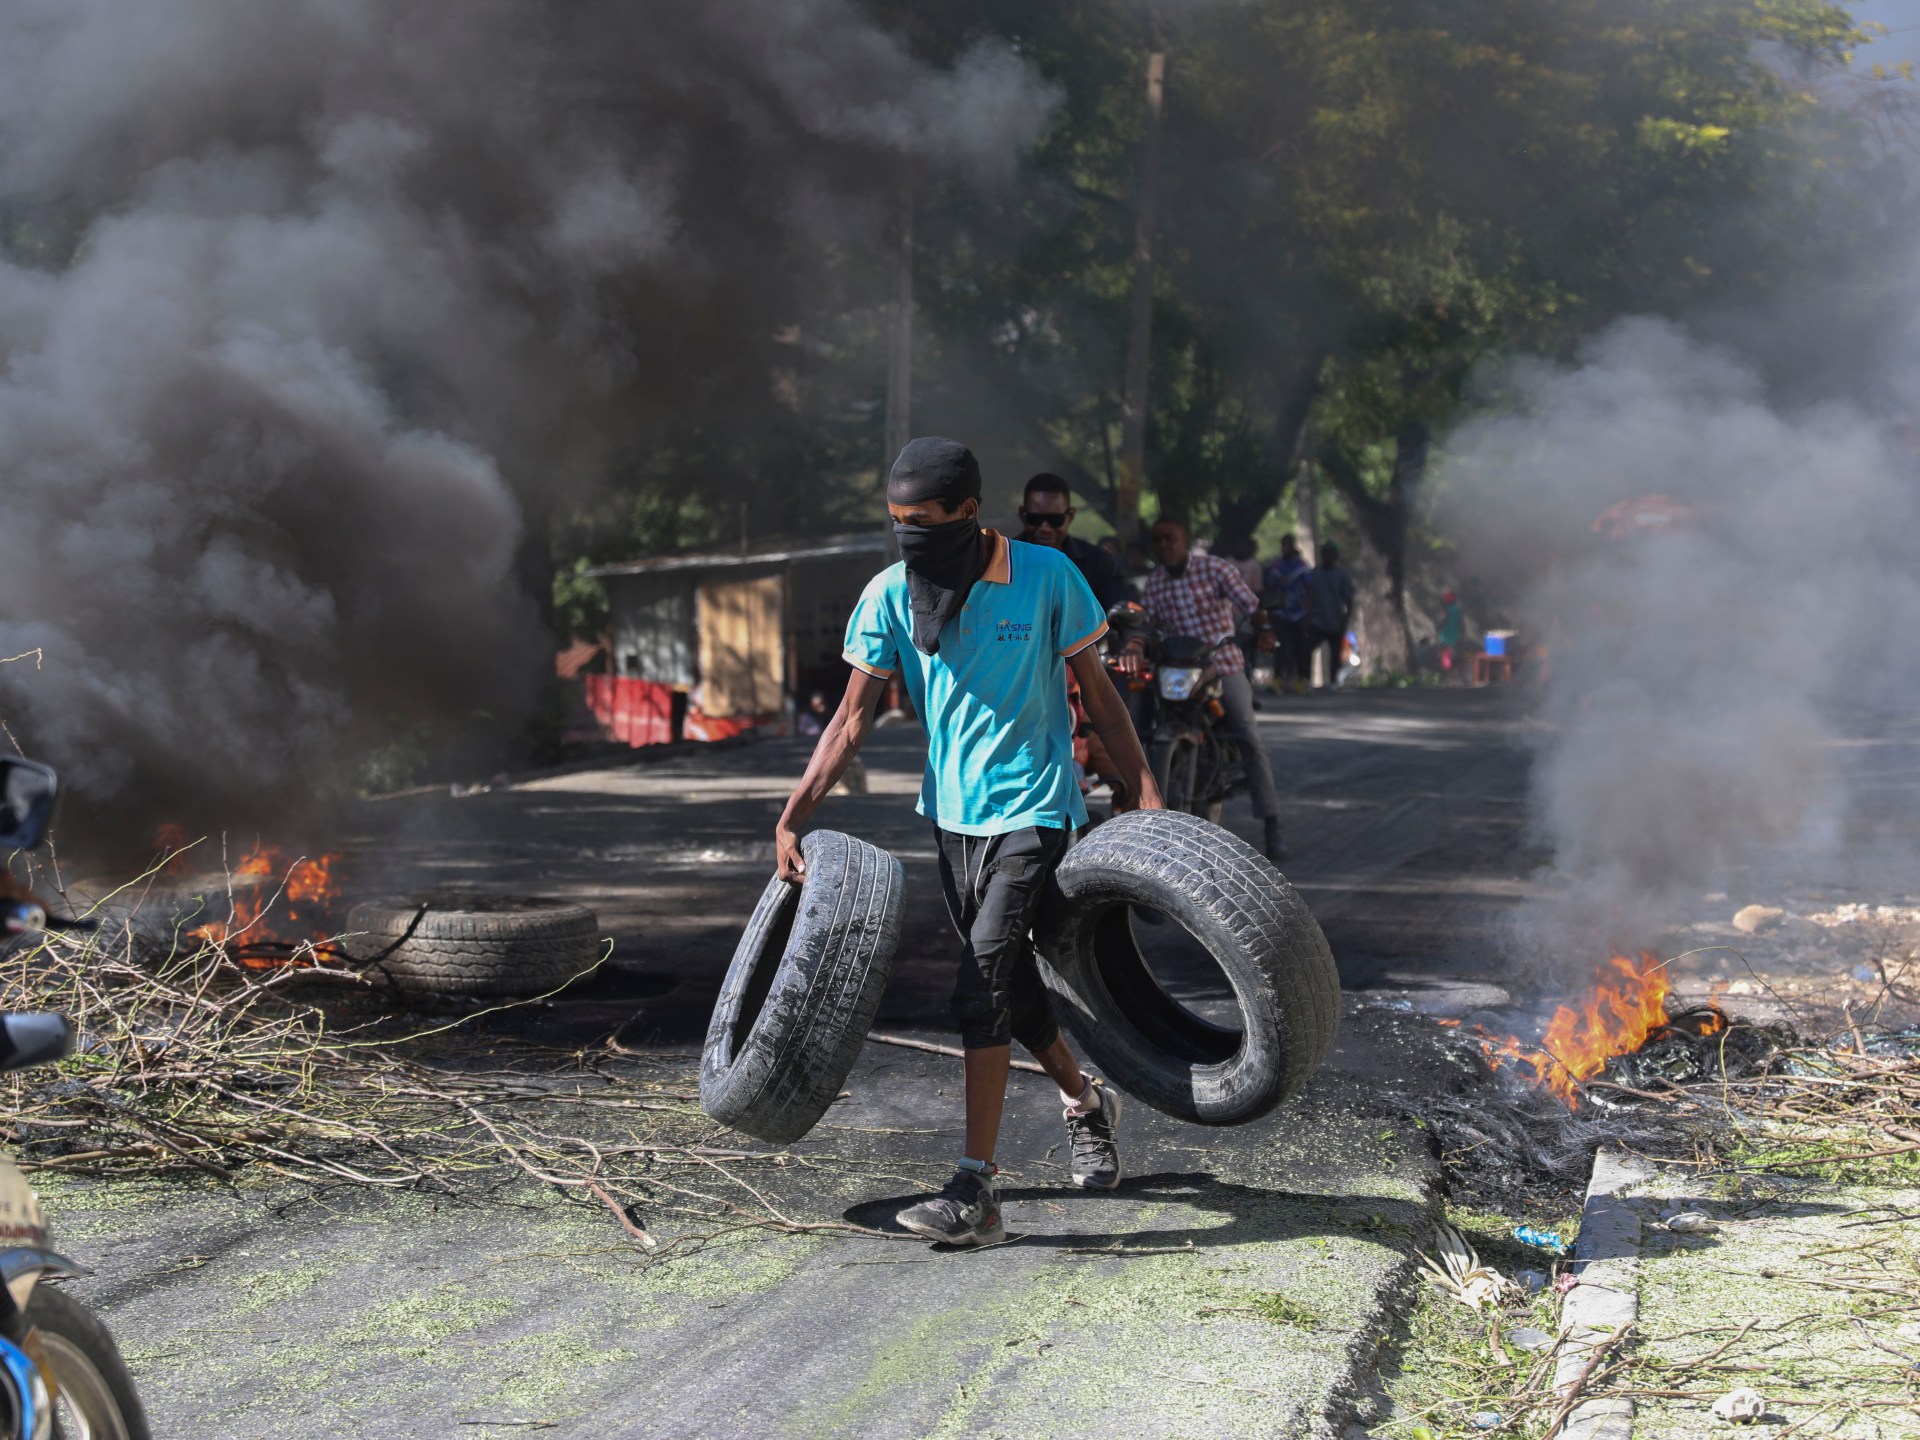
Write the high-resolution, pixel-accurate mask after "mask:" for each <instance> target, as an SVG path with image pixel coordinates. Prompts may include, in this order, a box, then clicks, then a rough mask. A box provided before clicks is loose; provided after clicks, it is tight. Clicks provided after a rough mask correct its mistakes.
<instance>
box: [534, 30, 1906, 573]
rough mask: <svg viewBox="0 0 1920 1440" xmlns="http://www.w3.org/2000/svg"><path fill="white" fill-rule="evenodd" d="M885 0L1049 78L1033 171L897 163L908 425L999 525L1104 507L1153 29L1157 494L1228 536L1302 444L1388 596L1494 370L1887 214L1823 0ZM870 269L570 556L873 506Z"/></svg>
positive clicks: (1800, 268) (658, 448)
mask: <svg viewBox="0 0 1920 1440" xmlns="http://www.w3.org/2000/svg"><path fill="white" fill-rule="evenodd" d="M870 9H871V10H872V11H873V12H874V13H875V14H876V15H877V16H878V17H879V18H880V19H881V20H882V22H883V23H885V24H886V25H888V26H889V27H891V28H893V29H895V30H896V31H897V32H898V33H899V34H901V35H903V36H904V37H905V38H906V39H907V41H908V42H909V43H910V44H911V45H912V46H913V47H914V49H915V50H916V52H917V53H919V54H921V55H923V56H925V57H927V58H929V59H931V60H933V61H934V62H935V63H941V62H945V61H951V59H952V58H953V57H955V56H958V55H960V54H963V53H964V52H965V51H966V49H967V47H968V46H970V45H973V44H976V43H977V42H979V41H980V40H981V39H982V38H983V37H993V38H996V39H998V40H1000V41H1003V42H1005V43H1006V44H1008V45H1010V46H1011V47H1012V48H1013V50H1014V51H1015V53H1017V54H1018V55H1019V56H1020V57H1022V58H1023V59H1025V60H1026V61H1028V62H1029V63H1030V64H1032V65H1033V66H1035V67H1037V69H1038V70H1039V71H1040V72H1041V74H1043V75H1044V76H1045V77H1046V78H1047V80H1048V81H1049V82H1050V83H1051V84H1052V85H1054V86H1055V87H1057V91H1058V97H1059V103H1058V108H1057V110H1056V111H1055V113H1054V116H1053V120H1052V124H1051V125H1050V127H1049V128H1048V130H1047V132H1046V134H1045V136H1044V138H1043V139H1042V140H1041V141H1040V143H1039V145H1038V147H1037V148H1036V149H1035V151H1034V152H1033V153H1032V155H1031V156H1030V157H1029V159H1028V161H1027V163H1026V165H1025V166H1024V167H1023V168H1022V169H1021V170H1020V171H1019V173H1017V174H1015V175H1013V176H1011V177H1007V178H1003V179H1001V180H999V181H998V182H996V183H978V182H977V181H975V180H972V179H966V178H961V177H957V176H955V175H953V174H950V173H938V172H935V171H932V170H928V169H922V170H921V171H919V172H918V173H916V175H915V176H914V180H913V187H914V210H915V226H914V264H915V284H916V300H917V322H918V330H917V336H916V348H915V356H914V371H915V387H914V428H915V429H916V430H918V431H928V430H935V431H943V432H946V433H952V434H955V435H958V436H961V437H962V438H964V439H966V440H967V441H968V442H969V443H970V444H972V445H974V447H975V448H976V450H978V451H979V452H980V454H981V455H982V458H983V462H984V463H985V466H986V469H987V472H988V474H989V476H990V477H991V479H990V484H992V485H994V486H996V487H997V488H996V491H995V493H993V494H991V495H990V496H989V502H990V503H989V509H990V510H993V509H995V508H998V509H999V510H1000V511H1001V512H1002V513H1004V512H1005V511H1007V510H1009V509H1010V508H1011V500H1012V497H1013V492H1014V490H1015V489H1017V486H1018V484H1019V482H1020V480H1021V479H1022V478H1024V476H1025V475H1026V474H1028V473H1030V472H1031V471H1033V470H1037V469H1043V468H1044V469H1051V470H1056V471H1059V472H1061V473H1063V474H1065V475H1067V476H1068V477H1069V478H1070V479H1071V480H1073V481H1074V483H1075V485H1076V487H1077V488H1078V489H1079V491H1080V492H1081V494H1082V496H1083V497H1084V501H1085V503H1086V504H1089V505H1091V506H1092V507H1093V508H1094V509H1097V510H1105V511H1108V513H1109V514H1110V513H1111V512H1110V510H1109V500H1110V495H1111V489H1112V486H1113V483H1114V470H1115V449H1116V445H1117V443H1118V435H1119V427H1120V405H1121V395H1120V385H1121V376H1122V368H1123V365H1122V362H1123V357H1124V354H1125V349H1126V344H1127V327H1128V305H1127V301H1128V288H1129V283H1130V279H1131V262H1132V221H1133V216H1134V213H1135V207H1136V204H1137V201H1138V197H1139V188H1140V184H1141V154H1140V151H1141V139H1142V119H1143V114H1144V104H1143V82H1142V75H1143V70H1144V63H1145V57H1146V56H1147V54H1148V53H1149V52H1150V51H1151V50H1154V49H1160V50H1162V51H1163V52H1164V53H1165V54H1166V56H1167V88H1166V93H1167V100H1166V109H1165V134H1164V161H1163V164H1162V168H1161V171H1160V175H1159V177H1158V184H1159V186H1160V195H1159V207H1158V208H1159V224H1158V227H1157V228H1158V236H1157V242H1158V243H1157V252H1156V264H1155V270H1154V303H1153V348H1152V356H1151V369H1150V389H1149V401H1150V414H1149V423H1148V428H1147V444H1148V462H1147V483H1148V488H1149V492H1150V497H1151V498H1150V500H1149V504H1150V505H1153V506H1157V507H1158V509H1159V511H1161V512H1163V513H1174V512H1177V513H1180V514H1182V515H1185V516H1188V517H1190V518H1192V519H1193V520H1194V521H1195V522H1196V523H1198V524H1200V525H1201V526H1202V527H1203V528H1204V529H1205V530H1207V531H1209V532H1214V533H1217V534H1218V535H1220V536H1222V537H1231V536H1243V535H1246V534H1248V533H1250V532H1251V531H1252V530H1253V528H1254V527H1255V526H1256V525H1257V524H1258V523H1259V521H1260V520H1261V518H1262V516H1264V515H1265V514H1266V513H1267V512H1269V511H1270V510H1271V509H1272V508H1273V506H1274V505H1275V503H1276V502H1277V501H1279V500H1280V499H1281V497H1282V495H1283V493H1284V490H1285V487H1286V485H1287V483H1288V480H1289V477H1290V476H1292V475H1293V474H1294V473H1295V470H1296V467H1297V466H1298V465H1299V464H1300V463H1301V462H1303V461H1304V462H1307V463H1311V464H1314V465H1315V466H1316V467H1317V470H1318V473H1319V474H1320V475H1321V476H1322V477H1323V478H1324V480H1325V482H1326V489H1327V491H1328V493H1329V494H1330V495H1331V496H1332V497H1334V499H1333V508H1334V509H1335V510H1337V511H1338V513H1339V521H1340V523H1341V524H1342V525H1344V526H1345V527H1347V528H1348V529H1349V531H1350V532H1351V538H1353V539H1355V540H1358V541H1359V542H1360V543H1361V544H1362V545H1363V546H1366V547H1368V548H1370V549H1371V550H1373V551H1375V552H1377V553H1378V555H1379V556H1380V558H1381V561H1382V565H1383V567H1384V573H1385V577H1386V584H1387V586H1388V593H1389V594H1390V595H1391V596H1392V598H1394V600H1395V603H1396V604H1397V603H1398V593H1397V592H1398V587H1399V584H1400V574H1399V571H1400V568H1401V555H1402V552H1403V549H1404V546H1405V544H1406V543H1407V535H1408V532H1409V527H1410V526H1411V525H1412V524H1413V517H1412V515H1411V514H1410V512H1409V509H1408V491H1409V487H1410V485H1411V484H1412V482H1413V481H1414V480H1415V479H1416V478H1417V472H1418V467H1419V464H1420V462H1421V460H1422V458H1423V456H1424V451H1425V446H1426V444H1427V441H1428V439H1429V438H1430V437H1431V436H1432V434H1433V433H1434V432H1435V430H1436V429H1437V428H1439V427H1442V426H1444V425H1445V424H1446V423H1447V421H1448V420H1449V418H1450V417H1452V416H1454V415H1455V414H1456V413H1457V412H1458V409H1459V407H1460V405H1461V404H1462V395H1463V386H1464V384H1465V381H1466V379H1467V377H1468V375H1469V374H1470V373H1471V372H1472V371H1473V368H1474V366H1475V365H1476V363H1477V362H1479V361H1480V360H1481V359H1482V358H1483V357H1485V356H1487V355H1488V354H1489V353H1491V352H1495V351H1506V350H1516V349H1517V350H1523V351H1526V350H1530V351H1538V352H1543V353H1557V352H1563V351H1565V350H1566V349H1567V348H1568V347H1570V346H1571V345H1572V344H1573V343H1574V342H1575V341H1577V339H1578V338H1579V337H1580V336H1581V335H1583V334H1588V333H1591V332H1592V331H1593V330H1595V329H1597V328H1598V327H1600V326H1601V325H1603V324H1605V323H1606V322H1607V321H1609V320H1610V319H1612V318H1615V317H1617V316H1620V315H1623V314H1630V313H1648V314H1664V315H1674V314H1681V313H1688V312H1705V311H1714V310H1718V311H1723V312H1731V311H1735V310H1737V309H1739V308H1740V307H1742V306H1744V305H1749V304H1753V303H1759V302H1762V301H1764V300H1765V299H1766V297H1768V296H1769V295H1770V294H1774V293H1776V292H1778V291H1780V290H1782V289H1783V288H1788V287H1792V286H1795V285H1798V284H1803V283H1805V282H1806V280H1807V278H1808V277H1809V276H1812V275H1826V276H1833V275H1839V274H1842V273H1850V272H1856V271H1858V270H1859V269H1860V268H1861V267H1863V266H1865V265H1867V264H1868V263H1870V257H1871V256H1872V255H1873V254H1875V253H1877V250H1876V242H1875V237H1876V236H1877V235H1879V234H1881V233H1883V232H1884V231H1885V229H1886V228H1887V227H1888V226H1890V225H1892V224H1894V223H1896V217H1895V216H1894V214H1893V213H1892V212H1893V211H1894V210H1895V209H1897V208H1898V206H1897V205H1895V204H1893V203H1892V201H1891V197H1892V196H1893V195H1894V192H1896V191H1897V190H1898V188H1899V187H1897V186H1892V185H1887V186H1881V187H1876V185H1875V184H1874V183H1873V180H1872V177H1871V175H1870V173H1868V172H1870V170H1871V167H1872V165H1873V164H1874V161H1873V158H1872V152H1871V150H1870V149H1869V148H1868V147H1866V146H1864V145H1863V144H1862V143H1861V127H1860V126H1859V125H1858V124H1857V123H1855V120H1854V118H1853V116H1852V115H1851V114H1850V113H1849V111H1848V109H1847V107H1846V106H1844V105H1842V104H1838V103H1836V101H1835V97H1834V95H1833V94H1832V93H1831V91H1829V90H1824V89H1823V84H1824V82H1825V81H1826V80H1827V79H1828V78H1830V77H1832V76H1833V75H1835V74H1837V73H1839V72H1841V71H1842V70H1844V68H1845V67H1846V66H1847V65H1848V64H1849V62H1850V61H1851V59H1852V56H1853V53H1854V50H1855V49H1856V47H1858V46H1859V45H1860V44H1861V43H1862V42H1863V40H1865V39H1866V37H1865V36H1864V35H1863V34H1862V33H1861V32H1860V30H1859V29H1858V28H1857V27H1856V26H1855V24H1854V23H1853V21H1852V20H1851V19H1850V17H1849V15H1848V12H1847V11H1846V10H1845V8H1843V7H1842V6H1841V5H1838V4H1834V3H1828V0H1327V3H1323V4H1315V5H1283V4H1277V3H1272V0H1214V3H1210V4H1205V5H1171V4H1167V5H1161V6H1157V7H1156V6H1152V5H1143V4H1141V3H1138V0H1075V3H1066V4H1061V5H1053V6H1032V5H1015V4H1009V3H1004V0H983V3H980V4H976V5H970V6H965V7H939V8H936V7H928V6H925V5H922V4H917V3H909V0H875V3H874V5H872V6H871V7H870ZM885 258H886V257H885V255H884V254H883V253H881V247H877V246H871V245H869V246H866V247H862V246H858V245H854V246H850V247H849V248H848V249H847V250H846V252H845V253H844V254H841V255H837V256H835V257H833V261H832V265H831V266H830V267H829V268H830V269H831V270H832V273H833V274H834V275H836V276H837V277H838V279H839V281H840V282H841V283H839V284H837V285H834V286H830V287H825V288H819V289H816V290H814V291H813V292H811V293H812V294H813V295H814V296H815V298H816V299H817V300H818V302H819V303H818V304H817V306H815V307H814V308H812V309H809V310H807V311H804V312H802V311H796V312H795V313H794V314H793V315H792V316H791V318H790V322H789V323H788V324H787V325H786V326H784V327H780V328H778V329H776V330H774V331H773V332H772V333H771V335H770V336H769V343H768V345H767V346H766V351H765V353H764V354H761V355H756V356H755V357H754V362H753V363H754V367H755V375H754V376H753V378H752V379H748V378H747V377H745V376H739V375H734V376H732V378H731V379H730V381H729V383H730V384H743V383H744V384H750V385H753V386H755V387H756V388H757V393H756V394H755V395H754V397H753V398H754V401H755V403H754V404H753V405H752V407H751V409H750V413H747V414H744V415H743V413H742V407H740V406H739V405H738V404H732V405H729V406H728V407H727V410H726V419H725V420H724V421H723V422H716V421H714V420H712V419H710V418H709V417H707V416H704V415H700V414H698V413H694V414H688V415H684V416H683V417H682V418H680V419H679V420H677V421H676V423H674V424H673V425H670V426H667V427H665V429H664V430H663V431H659V432H654V433H650V434H648V435H647V436H645V437H644V441H643V443H642V446H641V452H640V453H643V454H644V458H643V459H635V460H634V461H633V462H632V463H631V465H630V466H629V467H628V468H626V469H625V470H623V471H621V472H620V473H617V474H615V475H614V476H612V479H611V483H610V485H609V486H608V487H607V489H606V490H605V491H604V492H603V494H602V498H601V500H600V502H599V504H598V508H597V509H596V510H595V511H593V512H592V514H591V516H590V518H591V520H592V523H591V524H589V525H586V526H584V527H576V528H574V529H572V530H570V531H568V532H567V535H566V541H565V543H567V544H570V545H573V546H575V547H576V548H585V549H589V550H599V551H605V550H607V549H609V548H612V549H620V548H625V549H628V550H631V549H634V548H641V547H646V548H651V547H655V546H673V545H685V544H697V543H701V542H702V541H706V540H713V539H721V538H725V539H732V538H733V537H734V536H735V535H736V534H737V533H738V531H739V528H740V525H741V521H742V517H743V515H744V517H745V520H746V524H747V526H748V528H750V529H760V530H774V529H783V528H807V527H817V526H823V525H834V524H850V523H866V522H867V520H868V519H869V517H870V516H871V513H872V506H873V504H874V500H875V495H876V488H875V480H876V477H877V475H878V471H879V468H880V466H881V464H882V459H883V457H882V455H881V449H882V440H881V430H880V426H881V411H882V408H883V393H882V385H883V373H884V371H883V364H882V324H883V319H884V312H883V306H884V302H885V285H884V263H885ZM743 506H744V507H745V508H744V511H743V509H742V507H743Z"/></svg>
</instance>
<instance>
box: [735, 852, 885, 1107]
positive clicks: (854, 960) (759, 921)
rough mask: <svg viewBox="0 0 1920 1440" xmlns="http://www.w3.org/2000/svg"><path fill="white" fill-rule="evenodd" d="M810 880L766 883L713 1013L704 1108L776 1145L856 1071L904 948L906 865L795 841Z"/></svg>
mask: <svg viewBox="0 0 1920 1440" xmlns="http://www.w3.org/2000/svg"><path fill="white" fill-rule="evenodd" d="M800 852H801V854H802V856H803V857H804V858H805V860H806V865H807V873H806V879H805V881H804V882H803V883H801V884H800V885H789V884H787V883H786V882H785V881H784V880H781V879H780V878H779V877H778V876H775V877H774V878H773V879H772V880H770V881H768V882H767V888H766V890H765V891H764V892H763V893H762V894H761V896H760V903H759V905H758V906H756V907H755V909H754V912H753V918H752V919H751V920H749V921H748V922H747V930H746V933H745V934H744V935H742V936H741V937H740V945H739V948H738V949H736V950H735V951H734V953H733V963H732V964H731V965H730V966H728V967H727V978H726V981H725V983H724V984H723V985H722V986H721V989H720V999H719V1002H718V1003H717V1004H716V1005H715V1006H714V1007H713V1020H712V1022H711V1024H709V1026H708V1027H707V1044H706V1050H705V1052H704V1053H703V1054H702V1056H701V1058H700V1103H701V1104H702V1105H704V1106H705V1107H706V1110H707V1113H708V1114H709V1115H711V1116H713V1118H714V1119H716V1120H718V1121H720V1122H721V1124H723V1125H730V1126H732V1127H733V1128H734V1129H735V1130H738V1131H740V1132H741V1133H743V1134H746V1135H751V1136H753V1137H754V1138H755V1139H757V1140H765V1141H768V1142H770V1143H771V1144H775V1145H785V1144H787V1143H788V1142H790V1141H793V1140H798V1139H799V1138H800V1137H801V1136H802V1135H804V1134H806V1133H807V1132H808V1131H809V1130H811V1129H812V1128H813V1127H814V1125H815V1123H816V1122H818V1120H819V1119H820V1117H821V1116H822V1115H824V1114H826V1113H827V1107H828V1106H830V1105H832V1104H833V1102H834V1099H835V1097H836V1096H838V1095H839V1093H840V1087H841V1086H842V1085H843V1084H844V1083H845V1082H846V1078H847V1076H848V1074H849V1073H850V1072H851V1071H852V1070H853V1062H854V1061H855V1060H856V1059H857V1058H858V1057H859V1054H860V1047H861V1045H862V1044H864V1043H865V1041H866V1038H867V1031H868V1030H869V1029H871V1028H872V1026H873V1017H874V1014H875V1012H876V1011H878V1010H879V1008H880V995H881V992H882V991H884V990H885V989H886V988H887V977H888V976H889V975H891V974H892V972H893V952H894V950H895V949H896V948H898V946H899V944H900V909H901V897H902V895H903V893H904V891H905V889H906V877H905V875H904V873H903V872H902V871H901V869H900V862H899V861H898V860H896V859H894V858H893V856H891V855H889V854H887V852H886V851H884V850H881V849H879V848H877V847H876V846H873V845H869V844H867V843H866V842H865V841H864V840H856V839H854V838H853V837H852V836H850V835H842V834H839V833H838V832H837V831H833V830H815V831H814V832H813V833H812V834H810V835H807V836H805V837H803V838H802V839H801V841H800Z"/></svg>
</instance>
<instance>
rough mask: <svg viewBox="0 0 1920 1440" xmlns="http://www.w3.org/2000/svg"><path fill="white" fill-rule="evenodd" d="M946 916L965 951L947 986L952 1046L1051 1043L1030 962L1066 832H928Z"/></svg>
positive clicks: (1049, 1018)
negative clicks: (955, 1041) (956, 1040)
mask: <svg viewBox="0 0 1920 1440" xmlns="http://www.w3.org/2000/svg"><path fill="white" fill-rule="evenodd" d="M933 833H934V839H935V843H936V844H937V845H938V846H939V849H940V885H941V888H942V889H943V890H945V891H946V896H947V913H948V914H949V915H950V916H952V917H953V928H954V929H955V930H958V931H959V932H960V938H961V940H963V941H964V942H965V946H964V948H963V949H962V951H961V954H960V973H959V975H958V977H957V978H956V979H955V981H954V985H953V1018H954V1019H955V1020H956V1021H957V1022H958V1023H959V1026H960V1044H961V1045H962V1046H963V1047H964V1048H965V1049H968V1050H984V1049H987V1048H989V1047H991V1046H994V1045H1005V1044H1007V1043H1008V1042H1010V1041H1013V1040H1018V1041H1019V1042H1020V1043H1021V1045H1023V1046H1025V1047H1026V1048H1027V1049H1028V1050H1030V1051H1033V1052H1035V1053H1036V1054H1037V1053H1038V1052H1039V1051H1042V1050H1045V1049H1046V1048H1047V1047H1048V1046H1049V1045H1051V1044H1053V1042H1054V1041H1055V1040H1056V1039H1057V1038H1058V1037H1059V1034H1060V1026H1059V1024H1058V1023H1057V1022H1056V1021H1055V1020H1054V1018H1053V1003H1052V1001H1051V1000H1050V999H1049V998H1048V996H1047V990H1046V987H1045V986H1044V985H1042V984H1041V983H1040V970H1039V967H1038V966H1037V965H1036V964H1035V963H1034V959H1033V939H1032V937H1031V935H1030V933H1029V932H1030V931H1031V930H1032V929H1033V922H1034V919H1035V917H1036V916H1037V915H1038V914H1039V912H1040V904H1041V901H1042V900H1043V899H1044V897H1045V895H1046V891H1047V886H1048V882H1049V881H1051V880H1052V878H1053V867H1054V866H1056V865H1058V864H1059V863H1060V857H1061V856H1062V855H1064V854H1065V853H1066V849H1067V832H1066V831H1065V830H1052V829H1044V828H1041V827H1039V826H1028V827H1027V828H1026V829H1024V830H1012V831H1009V832H1008V833H1006V834H1004V835H956V834H954V833H953V832H951V831H948V830H942V829H939V828H938V827H935V829H934V832H933Z"/></svg>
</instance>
